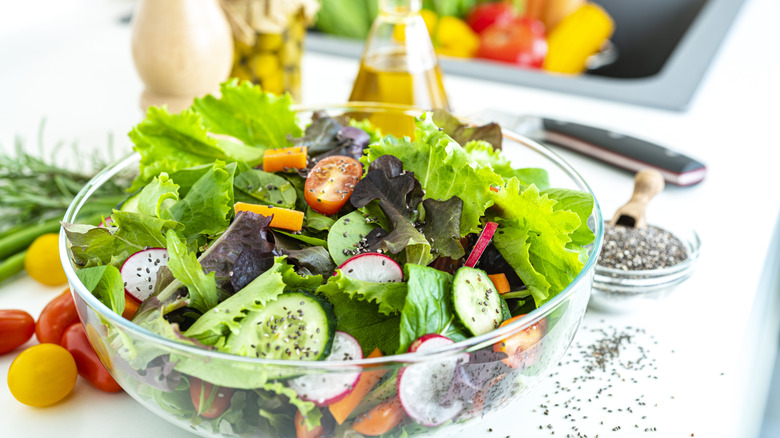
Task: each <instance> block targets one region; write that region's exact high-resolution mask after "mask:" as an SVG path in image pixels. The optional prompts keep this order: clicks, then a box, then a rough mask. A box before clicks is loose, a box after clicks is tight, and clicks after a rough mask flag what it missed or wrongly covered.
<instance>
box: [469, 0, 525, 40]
mask: <svg viewBox="0 0 780 438" xmlns="http://www.w3.org/2000/svg"><path fill="white" fill-rule="evenodd" d="M516 17H517V12H516V11H515V7H514V5H512V3H510V2H508V1H500V2H490V3H479V4H477V5H476V6H474V9H472V10H471V11H470V12H469V14H468V15H467V16H466V23H468V25H469V27H471V29H472V30H473V31H474V32H476V33H482V31H483V30H485V29H487V28H488V27H490V26H491V25H493V24H496V23H508V22H510V21H512V20H514V19H515V18H516Z"/></svg>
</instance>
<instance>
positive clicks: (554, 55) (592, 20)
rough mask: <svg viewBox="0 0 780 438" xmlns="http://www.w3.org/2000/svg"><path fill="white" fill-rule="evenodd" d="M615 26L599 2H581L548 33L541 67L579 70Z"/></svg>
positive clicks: (582, 68) (607, 37)
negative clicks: (579, 5) (544, 56)
mask: <svg viewBox="0 0 780 438" xmlns="http://www.w3.org/2000/svg"><path fill="white" fill-rule="evenodd" d="M614 30H615V23H614V21H613V20H612V17H610V16H609V14H608V13H607V12H606V11H605V10H604V9H603V8H601V6H599V5H596V4H594V3H586V4H584V5H582V6H581V7H580V8H578V9H577V10H576V11H574V12H573V13H571V14H569V15H568V16H566V17H565V18H564V19H562V20H561V21H560V22H559V23H558V25H557V26H555V27H554V28H553V29H552V31H550V33H549V34H548V35H547V45H548V49H547V57H546V58H545V59H544V65H543V68H544V69H545V70H547V71H551V72H557V73H568V74H577V73H582V72H583V71H584V70H585V62H586V61H587V59H588V57H589V56H591V55H593V54H594V53H596V52H598V50H599V48H600V47H601V45H602V44H604V42H605V41H606V40H607V39H609V38H610V37H611V36H612V32H613V31H614Z"/></svg>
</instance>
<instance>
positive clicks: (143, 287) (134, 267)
mask: <svg viewBox="0 0 780 438" xmlns="http://www.w3.org/2000/svg"><path fill="white" fill-rule="evenodd" d="M167 264H168V250H167V249H165V248H149V249H144V250H142V251H138V252H137V253H135V254H133V255H131V256H130V257H128V258H127V260H125V262H124V263H123V264H122V268H121V269H120V270H119V272H120V273H121V274H122V281H123V282H124V284H125V292H127V293H128V294H130V295H131V296H132V297H133V298H135V299H136V300H138V302H143V301H144V300H145V299H147V298H149V295H151V294H152V292H154V286H155V285H156V284H157V271H158V270H159V269H160V268H161V267H163V266H165V265H167Z"/></svg>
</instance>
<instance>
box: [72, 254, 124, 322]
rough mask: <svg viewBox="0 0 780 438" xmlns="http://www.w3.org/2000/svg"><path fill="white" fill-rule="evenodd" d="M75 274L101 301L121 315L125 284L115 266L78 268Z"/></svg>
mask: <svg viewBox="0 0 780 438" xmlns="http://www.w3.org/2000/svg"><path fill="white" fill-rule="evenodd" d="M76 275H77V276H78V277H79V280H81V283H83V284H84V287H86V288H87V290H89V291H90V292H92V295H94V296H96V297H97V299H98V300H100V302H101V303H103V304H105V305H106V306H107V307H108V308H109V309H111V310H113V311H114V313H116V314H117V315H121V314H122V312H124V310H125V286H124V282H123V281H122V274H120V273H119V269H117V268H116V267H115V266H111V265H105V266H94V267H91V268H85V269H79V270H78V271H76Z"/></svg>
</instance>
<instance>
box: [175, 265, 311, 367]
mask: <svg viewBox="0 0 780 438" xmlns="http://www.w3.org/2000/svg"><path fill="white" fill-rule="evenodd" d="M168 264H169V265H170V262H168ZM287 270H292V266H290V265H288V264H287V263H286V262H285V261H284V258H277V259H276V260H275V261H274V265H273V266H272V267H271V268H270V269H268V270H267V271H265V272H264V273H262V274H260V275H259V276H258V277H257V278H255V279H254V280H252V282H250V283H249V284H248V285H246V286H245V287H244V288H242V289H241V290H240V291H238V292H236V293H235V294H234V295H233V296H231V297H230V298H228V299H226V300H225V301H222V302H221V303H219V304H218V305H216V306H214V307H212V308H210V309H209V310H208V311H207V312H206V313H204V314H203V315H202V316H201V317H200V318H198V320H197V321H195V323H194V324H193V325H192V326H191V327H190V328H188V329H187V331H185V332H184V335H185V336H187V337H190V338H193V339H197V340H198V341H200V342H201V343H203V344H206V345H216V346H217V349H224V346H225V345H226V344H227V340H228V338H229V337H230V336H238V335H239V334H240V332H241V330H242V329H243V328H245V325H246V324H245V323H244V322H245V319H246V317H247V315H248V314H249V313H250V312H251V311H252V310H254V309H262V308H263V307H264V306H265V305H266V304H267V303H269V302H271V301H273V300H275V299H276V298H277V297H278V296H279V295H281V294H282V293H283V292H284V290H285V287H286V286H287V285H286V283H285V281H284V274H283V272H284V271H287ZM291 278H292V277H291ZM321 281H322V279H320V282H321ZM246 329H247V331H252V328H251V327H246ZM244 349H245V350H246V351H248V349H249V345H245V346H244V348H243V349H241V351H244ZM241 351H231V353H234V354H241ZM246 351H244V352H246Z"/></svg>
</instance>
